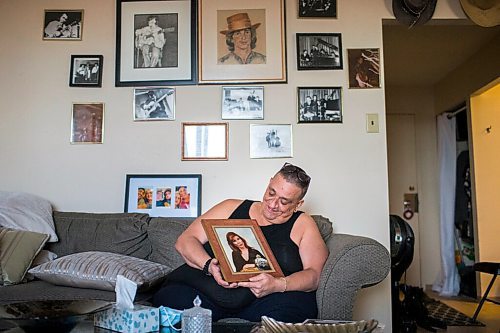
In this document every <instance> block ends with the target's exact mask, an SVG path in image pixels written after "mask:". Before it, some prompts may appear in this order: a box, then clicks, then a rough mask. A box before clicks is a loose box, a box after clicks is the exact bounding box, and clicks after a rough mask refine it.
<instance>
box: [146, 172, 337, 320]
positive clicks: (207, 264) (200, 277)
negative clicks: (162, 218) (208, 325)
mask: <svg viewBox="0 0 500 333" xmlns="http://www.w3.org/2000/svg"><path fill="white" fill-rule="evenodd" d="M309 183H310V177H309V176H308V175H307V174H306V173H305V172H304V170H302V169H301V168H299V167H297V166H294V165H292V164H289V163H285V165H284V166H283V167H282V168H281V169H280V170H279V171H278V172H277V173H276V174H275V175H274V176H273V177H272V178H271V180H270V181H269V185H268V187H267V189H266V192H265V193H264V197H263V199H262V201H251V200H237V199H228V200H225V201H222V202H221V203H219V204H217V205H215V206H214V207H213V208H211V209H210V210H208V211H207V212H206V213H205V214H203V215H201V216H200V217H198V218H197V219H196V220H195V221H194V222H193V223H192V224H191V225H190V226H189V227H188V228H187V229H186V231H184V232H183V233H182V234H181V236H180V237H179V238H178V240H177V242H176V249H177V251H178V252H179V253H180V254H181V255H182V257H183V258H184V260H185V261H186V263H187V264H184V265H183V266H181V267H179V268H178V269H176V270H174V271H173V272H172V273H170V274H169V276H168V277H167V280H166V282H165V283H164V285H163V286H162V288H161V289H160V290H159V291H158V292H157V293H156V294H155V296H154V299H153V303H154V304H155V305H156V306H160V305H164V306H168V307H171V308H175V309H187V308H190V307H192V305H193V300H194V298H195V297H196V296H197V295H199V296H200V298H201V300H202V307H205V308H209V309H211V310H212V319H213V320H214V321H216V320H219V319H221V318H228V317H237V318H242V319H246V320H249V321H255V322H257V321H260V320H261V316H263V315H265V316H268V317H272V318H274V319H276V320H280V321H286V322H301V321H303V320H305V319H307V318H316V317H317V304H316V295H315V290H316V289H317V288H318V282H319V277H320V273H321V271H322V269H323V266H324V264H325V261H326V259H327V256H328V250H327V247H326V245H325V243H324V241H323V239H322V237H321V235H320V232H319V230H318V228H317V225H316V223H315V222H314V220H313V219H312V217H311V216H309V215H308V214H305V213H304V212H302V211H299V210H298V208H299V207H300V206H302V204H303V202H304V200H303V198H304V196H305V194H306V192H307V189H308V187H309ZM202 219H254V220H256V221H257V223H258V225H259V226H260V227H261V229H262V232H263V234H264V236H265V237H266V240H267V242H268V243H269V245H270V247H271V250H272V251H273V253H274V255H275V257H276V259H277V261H278V263H279V265H280V267H281V269H282V271H283V273H284V275H285V277H281V278H275V277H273V276H271V275H269V274H267V273H261V274H259V275H257V276H254V277H251V278H250V279H249V281H247V282H238V283H235V282H233V283H228V282H227V281H225V280H224V279H223V277H222V274H221V269H220V267H219V264H218V261H217V259H215V258H214V255H213V252H212V250H211V248H210V245H209V243H208V238H207V235H206V233H205V231H204V229H203V226H202V223H201V220H202Z"/></svg>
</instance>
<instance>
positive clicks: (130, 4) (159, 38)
mask: <svg viewBox="0 0 500 333" xmlns="http://www.w3.org/2000/svg"><path fill="white" fill-rule="evenodd" d="M196 14H197V1H196V0H169V1H136V0H117V1H116V63H115V66H116V68H115V86H117V87H124V86H165V85H190V84H196V73H197V69H196V68H197V67H196V66H197V61H196V53H197V52H196V31H197V15H196ZM150 24H151V25H150Z"/></svg>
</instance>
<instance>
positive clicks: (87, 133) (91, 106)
mask: <svg viewBox="0 0 500 333" xmlns="http://www.w3.org/2000/svg"><path fill="white" fill-rule="evenodd" d="M103 137H104V103H73V106H72V112H71V137H70V143H71V144H84V143H103Z"/></svg>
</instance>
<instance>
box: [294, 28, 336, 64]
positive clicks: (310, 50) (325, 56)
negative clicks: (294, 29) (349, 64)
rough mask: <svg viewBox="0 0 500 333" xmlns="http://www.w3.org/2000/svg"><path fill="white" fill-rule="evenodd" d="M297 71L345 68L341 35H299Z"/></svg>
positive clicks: (297, 35) (297, 36)
mask: <svg viewBox="0 0 500 333" xmlns="http://www.w3.org/2000/svg"><path fill="white" fill-rule="evenodd" d="M296 39H297V43H296V45H297V70H299V71H303V70H329V69H331V70H336V69H342V68H343V60H342V35H341V34H340V33H297V34H296Z"/></svg>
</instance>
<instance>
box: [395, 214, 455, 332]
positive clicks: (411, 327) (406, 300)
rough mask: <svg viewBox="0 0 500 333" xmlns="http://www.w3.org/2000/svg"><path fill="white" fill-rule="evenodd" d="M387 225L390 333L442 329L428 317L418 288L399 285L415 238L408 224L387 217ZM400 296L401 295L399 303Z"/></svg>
mask: <svg viewBox="0 0 500 333" xmlns="http://www.w3.org/2000/svg"><path fill="white" fill-rule="evenodd" d="M389 224H390V233H391V283H392V288H391V294H392V330H393V332H416V331H417V326H420V327H422V328H424V329H426V330H428V331H430V332H436V330H435V329H434V327H437V328H440V329H446V323H444V322H442V321H441V320H437V319H434V318H431V317H430V316H429V311H428V310H427V307H426V306H425V302H424V299H425V298H426V296H425V293H424V291H423V289H422V288H419V287H412V286H408V285H406V284H400V282H399V281H400V280H401V277H402V276H403V274H404V273H405V271H406V270H407V269H408V267H409V266H410V264H411V262H412V261H413V252H414V245H415V235H414V234H413V230H412V228H411V226H410V225H409V224H408V222H406V221H405V220H403V219H402V218H401V217H399V216H397V215H390V216H389ZM400 293H402V295H403V300H402V301H401V300H400V297H399V296H400Z"/></svg>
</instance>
